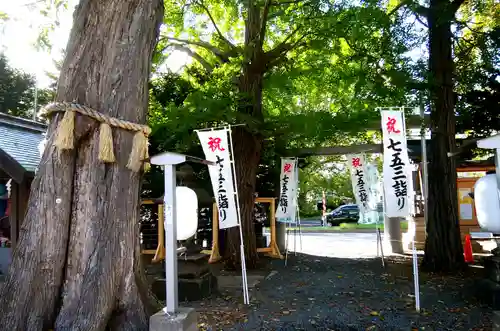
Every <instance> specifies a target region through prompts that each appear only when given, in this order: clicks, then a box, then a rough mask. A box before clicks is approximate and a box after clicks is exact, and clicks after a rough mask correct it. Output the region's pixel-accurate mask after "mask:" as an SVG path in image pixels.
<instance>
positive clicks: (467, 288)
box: [190, 255, 491, 331]
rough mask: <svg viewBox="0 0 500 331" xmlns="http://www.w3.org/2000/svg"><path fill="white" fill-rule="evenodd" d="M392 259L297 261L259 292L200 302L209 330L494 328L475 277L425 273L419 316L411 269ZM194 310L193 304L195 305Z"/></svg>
mask: <svg viewBox="0 0 500 331" xmlns="http://www.w3.org/2000/svg"><path fill="white" fill-rule="evenodd" d="M409 262H410V260H408V259H401V258H400V259H394V258H393V259H391V261H390V262H389V263H388V265H389V266H388V268H387V269H385V270H384V269H382V267H381V265H380V260H377V259H358V260H354V259H339V258H321V257H314V256H307V255H298V256H297V257H293V256H292V257H291V259H290V261H289V264H288V267H286V268H285V267H284V265H283V261H273V262H272V264H271V267H272V268H273V269H274V270H276V271H277V273H276V274H275V275H274V276H273V277H272V278H270V279H267V280H265V281H263V282H262V283H261V284H260V285H259V286H258V287H257V288H255V289H253V290H252V291H251V293H250V295H251V305H250V306H248V307H246V306H243V305H242V304H241V301H242V298H241V293H240V291H236V290H233V291H226V292H223V293H221V294H220V295H218V296H216V297H213V298H210V299H208V300H205V301H203V302H196V303H194V305H195V306H196V307H197V308H198V309H199V311H200V329H201V330H384V331H389V330H405V331H406V330H454V331H458V330H491V323H490V316H491V310H489V309H488V308H486V307H484V306H482V305H480V304H478V303H477V302H476V300H475V299H474V296H473V285H472V284H473V280H472V279H471V277H474V275H467V277H466V278H464V277H461V276H457V277H441V276H429V275H425V274H423V275H421V280H420V283H421V306H422V308H423V309H422V311H421V313H420V314H417V313H416V312H415V310H414V297H413V281H412V276H411V264H410V263H409ZM190 305H191V306H193V304H190Z"/></svg>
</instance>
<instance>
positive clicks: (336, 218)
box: [326, 204, 359, 226]
mask: <svg viewBox="0 0 500 331" xmlns="http://www.w3.org/2000/svg"><path fill="white" fill-rule="evenodd" d="M358 219H359V207H358V206H357V205H354V204H348V205H343V206H340V207H338V208H337V209H335V210H333V211H332V212H330V213H328V214H327V215H326V222H327V223H329V224H330V225H331V226H339V225H340V224H341V223H357V222H358Z"/></svg>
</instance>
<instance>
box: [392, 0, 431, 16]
mask: <svg viewBox="0 0 500 331" xmlns="http://www.w3.org/2000/svg"><path fill="white" fill-rule="evenodd" d="M404 6H406V7H408V8H410V9H411V10H412V11H413V12H414V13H415V14H419V15H421V16H424V17H426V18H427V17H428V16H429V8H427V7H424V6H422V5H419V4H418V3H416V2H415V1H414V0H403V1H401V2H400V3H399V4H398V5H397V6H396V7H394V8H393V9H392V10H391V11H390V12H389V13H388V15H389V16H391V15H393V14H394V13H396V12H397V11H398V10H399V9H400V8H402V7H404Z"/></svg>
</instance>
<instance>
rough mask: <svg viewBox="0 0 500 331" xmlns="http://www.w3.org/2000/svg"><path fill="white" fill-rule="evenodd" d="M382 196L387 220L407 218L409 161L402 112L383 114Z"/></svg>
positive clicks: (408, 205) (388, 111) (409, 208)
mask: <svg viewBox="0 0 500 331" xmlns="http://www.w3.org/2000/svg"><path fill="white" fill-rule="evenodd" d="M381 116H382V135H383V145H384V173H383V178H384V196H385V213H386V215H387V216H388V217H407V216H410V210H411V207H410V204H411V203H412V202H411V199H410V195H411V192H410V188H411V183H410V180H411V176H410V172H409V170H410V160H409V158H408V149H407V146H406V127H405V121H404V113H403V112H402V111H392V110H382V111H381Z"/></svg>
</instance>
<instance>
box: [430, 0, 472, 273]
mask: <svg viewBox="0 0 500 331" xmlns="http://www.w3.org/2000/svg"><path fill="white" fill-rule="evenodd" d="M448 3H449V2H448V1H447V0H432V1H431V3H430V8H429V9H430V10H429V19H428V21H429V51H430V54H429V67H430V77H429V84H430V86H431V98H432V110H431V132H432V141H431V155H430V163H429V196H428V208H429V214H428V215H429V220H428V224H427V239H426V242H425V257H424V260H423V267H424V268H425V269H427V270H432V271H453V270H457V269H460V268H462V267H463V266H464V258H463V248H462V243H461V239H460V227H459V223H458V215H457V214H458V212H457V210H458V206H457V196H458V195H457V172H456V165H455V160H454V159H453V158H450V157H448V153H449V152H451V151H453V150H454V149H455V148H456V143H455V113H454V108H455V107H454V106H455V101H454V94H453V73H454V64H453V58H452V33H451V18H452V17H453V16H454V14H455V12H454V11H453V13H452V12H451V11H450V8H449V7H445V6H448Z"/></svg>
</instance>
